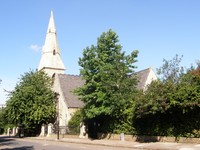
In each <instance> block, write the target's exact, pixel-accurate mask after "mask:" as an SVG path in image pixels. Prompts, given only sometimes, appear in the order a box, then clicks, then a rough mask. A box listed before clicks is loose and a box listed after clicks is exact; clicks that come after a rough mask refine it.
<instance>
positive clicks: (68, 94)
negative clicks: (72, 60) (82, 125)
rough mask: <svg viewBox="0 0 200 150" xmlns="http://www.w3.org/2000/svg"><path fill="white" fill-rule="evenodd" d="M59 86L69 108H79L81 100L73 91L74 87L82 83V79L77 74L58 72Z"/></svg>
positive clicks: (81, 105)
mask: <svg viewBox="0 0 200 150" xmlns="http://www.w3.org/2000/svg"><path fill="white" fill-rule="evenodd" d="M58 78H59V81H60V86H61V87H60V88H61V91H62V93H63V96H64V99H65V102H66V103H67V106H68V107H69V108H81V107H83V105H84V104H83V102H82V101H80V100H79V98H78V96H77V95H75V94H74V93H73V91H74V89H76V88H78V87H80V86H82V85H84V80H83V79H82V78H81V77H80V76H77V75H67V74H58Z"/></svg>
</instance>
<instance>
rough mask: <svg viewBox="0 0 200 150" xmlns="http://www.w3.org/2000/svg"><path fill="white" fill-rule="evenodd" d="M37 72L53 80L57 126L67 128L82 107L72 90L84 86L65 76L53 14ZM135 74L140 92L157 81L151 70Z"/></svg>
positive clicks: (78, 81) (80, 80)
mask: <svg viewBox="0 0 200 150" xmlns="http://www.w3.org/2000/svg"><path fill="white" fill-rule="evenodd" d="M38 70H44V71H45V72H46V73H47V74H48V75H49V76H50V77H52V78H54V87H53V90H54V91H55V92H57V93H58V94H59V98H58V110H59V124H60V126H67V125H68V121H69V120H70V118H71V117H72V115H73V114H74V112H75V111H76V110H77V109H79V108H81V107H83V106H84V104H83V102H82V101H80V100H79V99H78V96H76V95H75V94H74V93H73V91H74V89H76V88H78V87H80V86H82V85H83V84H84V81H83V79H82V78H81V77H80V76H78V75H68V74H65V66H64V64H63V61H62V57H61V51H60V49H59V45H58V41H57V34H56V27H55V22H54V16H53V12H51V15H50V20H49V25H48V28H47V33H46V38H45V43H44V46H43V48H42V56H41V60H40V64H39V67H38ZM136 74H137V76H138V79H139V83H138V86H137V87H138V89H141V90H145V89H146V87H147V85H148V84H150V83H151V82H152V81H153V80H156V79H157V77H156V75H155V73H154V72H153V69H152V68H148V69H145V70H142V71H139V72H137V73H136Z"/></svg>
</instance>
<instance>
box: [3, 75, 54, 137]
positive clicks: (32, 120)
mask: <svg viewBox="0 0 200 150" xmlns="http://www.w3.org/2000/svg"><path fill="white" fill-rule="evenodd" d="M52 84H53V82H52V79H51V78H49V77H48V76H47V75H46V74H45V73H44V72H43V71H35V72H34V71H30V72H27V73H25V74H24V75H22V76H21V78H20V81H19V83H18V84H17V85H16V87H15V89H14V91H12V92H11V93H10V95H9V100H8V101H7V103H6V106H7V107H6V112H7V119H8V122H10V123H13V124H15V125H19V124H22V125H23V126H24V127H25V128H26V129H28V130H29V132H34V133H36V134H38V133H39V132H40V128H41V125H42V124H43V123H49V122H53V121H54V118H55V115H56V107H55V105H56V104H55V100H54V93H53V92H52Z"/></svg>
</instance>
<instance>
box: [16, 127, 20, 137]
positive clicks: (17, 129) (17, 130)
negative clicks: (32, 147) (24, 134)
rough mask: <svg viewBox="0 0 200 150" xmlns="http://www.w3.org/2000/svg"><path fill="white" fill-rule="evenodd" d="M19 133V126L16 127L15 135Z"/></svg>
mask: <svg viewBox="0 0 200 150" xmlns="http://www.w3.org/2000/svg"><path fill="white" fill-rule="evenodd" d="M18 133H19V127H17V128H16V135H17V134H18Z"/></svg>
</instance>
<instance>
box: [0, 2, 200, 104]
mask: <svg viewBox="0 0 200 150" xmlns="http://www.w3.org/2000/svg"><path fill="white" fill-rule="evenodd" d="M0 3H1V4H0V19H1V24H0V27H1V33H0V40H1V55H0V57H1V59H0V61H1V62H0V70H1V72H0V79H2V83H1V84H0V104H2V103H5V100H6V93H5V92H4V89H6V90H13V88H14V87H15V85H16V83H17V81H18V79H19V78H20V76H21V75H23V74H24V73H25V72H28V71H30V69H36V68H37V67H38V65H39V61H40V58H41V47H42V46H43V44H44V40H45V35H46V31H47V26H48V22H49V17H50V12H51V10H53V12H54V20H55V24H56V29H57V38H58V42H59V47H60V49H61V55H62V59H63V62H64V64H65V67H66V69H67V70H66V73H67V74H79V66H78V58H79V57H81V56H82V52H83V49H84V48H86V47H87V46H91V45H92V44H96V41H97V37H99V36H100V35H101V33H102V32H106V31H108V30H109V29H110V28H111V29H113V30H114V31H115V32H116V33H117V34H118V36H119V40H120V44H121V45H122V46H123V51H126V54H130V52H131V51H132V50H139V56H138V62H137V63H136V65H137V66H138V69H137V70H142V69H145V68H148V67H153V68H154V69H156V68H158V67H160V66H161V65H162V60H163V58H164V59H167V60H170V59H172V58H173V57H174V56H175V55H176V54H178V55H179V56H181V55H183V61H182V66H185V67H187V68H188V67H190V65H191V64H194V65H195V62H196V61H197V60H199V59H200V9H199V8H200V1H199V0H190V1H189V0H84V1H83V0H28V1H26V0H1V1H0ZM137 70H136V71H137Z"/></svg>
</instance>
